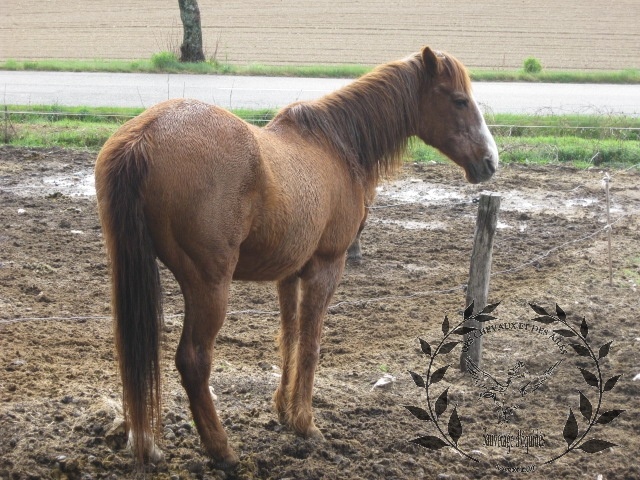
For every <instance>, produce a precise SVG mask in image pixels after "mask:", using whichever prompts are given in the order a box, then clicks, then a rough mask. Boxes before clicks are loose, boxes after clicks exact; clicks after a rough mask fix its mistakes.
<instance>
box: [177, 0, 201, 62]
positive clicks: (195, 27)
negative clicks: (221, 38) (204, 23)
mask: <svg viewBox="0 0 640 480" xmlns="http://www.w3.org/2000/svg"><path fill="white" fill-rule="evenodd" d="M178 5H179V6H180V19H181V20H182V25H183V28H184V37H183V39H182V45H180V61H181V62H204V52H203V51H202V27H201V25H200V8H198V0H178Z"/></svg>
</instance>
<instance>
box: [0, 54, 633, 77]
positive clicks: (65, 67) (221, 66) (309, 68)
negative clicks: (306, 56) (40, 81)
mask: <svg viewBox="0 0 640 480" xmlns="http://www.w3.org/2000/svg"><path fill="white" fill-rule="evenodd" d="M371 69H372V67H371V66H365V65H303V66H296V65H289V66H278V65H261V64H257V63H252V64H248V65H233V64H229V63H224V62H219V61H216V60H213V61H208V62H198V63H181V62H179V61H178V59H177V57H176V55H175V54H173V53H171V52H158V53H155V54H154V55H153V56H152V57H151V59H148V60H132V61H128V60H99V59H96V60H49V59H48V60H14V59H9V60H5V61H4V62H0V70H36V71H58V72H128V73H133V72H136V73H139V72H142V73H193V74H211V75H214V74H215V75H256V76H257V75H261V76H286V77H320V78H322V77H326V78H357V77H360V76H361V75H363V74H365V73H367V72H369V71H370V70H371ZM470 73H471V78H472V79H473V80H474V81H479V82H482V81H493V82H551V83H616V84H638V83H640V70H638V69H627V70H618V71H603V72H600V71H598V72H586V71H549V70H543V71H540V72H537V73H535V72H526V71H525V70H524V69H523V70H480V69H471V72H470Z"/></svg>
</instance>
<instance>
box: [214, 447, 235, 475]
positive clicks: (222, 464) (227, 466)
mask: <svg viewBox="0 0 640 480" xmlns="http://www.w3.org/2000/svg"><path fill="white" fill-rule="evenodd" d="M239 463H240V458H239V457H238V455H236V452H234V451H233V450H231V449H229V452H228V453H227V454H226V455H225V456H224V457H223V458H222V460H218V461H217V462H215V466H216V468H217V469H219V470H224V471H227V472H228V471H231V470H234V469H235V468H236V467H237V466H238V464H239Z"/></svg>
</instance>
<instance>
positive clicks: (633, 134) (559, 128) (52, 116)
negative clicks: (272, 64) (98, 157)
mask: <svg viewBox="0 0 640 480" xmlns="http://www.w3.org/2000/svg"><path fill="white" fill-rule="evenodd" d="M275 113H276V111H275V110H273V111H268V112H266V113H263V114H259V115H258V116H251V115H249V116H247V115H242V114H240V115H239V116H240V117H241V118H242V119H243V120H245V121H246V122H249V123H252V124H254V125H266V124H267V123H269V121H271V118H272V117H273V115H275ZM136 115H137V114H133V113H131V114H123V113H96V112H89V111H86V112H74V111H64V110H52V111H37V110H9V109H7V107H6V106H5V109H4V111H3V118H4V121H5V122H12V121H19V120H24V119H28V118H29V117H40V118H43V119H48V120H50V121H52V122H56V121H60V120H63V119H76V120H85V121H92V120H93V121H98V120H102V121H104V120H112V121H114V123H123V122H125V121H127V120H130V119H132V118H134V117H135V116H136ZM598 118H602V120H601V122H602V123H608V124H606V125H570V124H567V123H566V122H565V123H559V124H552V125H520V124H501V123H491V122H489V124H488V127H489V128H490V129H491V130H492V133H494V134H498V135H501V136H522V134H523V131H530V133H528V134H527V135H529V134H531V133H533V132H536V133H535V134H537V132H541V131H542V132H544V131H553V132H554V134H558V133H561V134H562V133H569V134H577V133H580V134H581V136H585V133H586V132H593V133H595V134H596V135H597V136H598V138H605V137H612V138H621V139H624V140H640V126H631V127H629V126H617V125H616V123H619V122H621V121H623V120H621V118H623V117H620V118H618V117H610V116H606V115H604V116H601V117H598Z"/></svg>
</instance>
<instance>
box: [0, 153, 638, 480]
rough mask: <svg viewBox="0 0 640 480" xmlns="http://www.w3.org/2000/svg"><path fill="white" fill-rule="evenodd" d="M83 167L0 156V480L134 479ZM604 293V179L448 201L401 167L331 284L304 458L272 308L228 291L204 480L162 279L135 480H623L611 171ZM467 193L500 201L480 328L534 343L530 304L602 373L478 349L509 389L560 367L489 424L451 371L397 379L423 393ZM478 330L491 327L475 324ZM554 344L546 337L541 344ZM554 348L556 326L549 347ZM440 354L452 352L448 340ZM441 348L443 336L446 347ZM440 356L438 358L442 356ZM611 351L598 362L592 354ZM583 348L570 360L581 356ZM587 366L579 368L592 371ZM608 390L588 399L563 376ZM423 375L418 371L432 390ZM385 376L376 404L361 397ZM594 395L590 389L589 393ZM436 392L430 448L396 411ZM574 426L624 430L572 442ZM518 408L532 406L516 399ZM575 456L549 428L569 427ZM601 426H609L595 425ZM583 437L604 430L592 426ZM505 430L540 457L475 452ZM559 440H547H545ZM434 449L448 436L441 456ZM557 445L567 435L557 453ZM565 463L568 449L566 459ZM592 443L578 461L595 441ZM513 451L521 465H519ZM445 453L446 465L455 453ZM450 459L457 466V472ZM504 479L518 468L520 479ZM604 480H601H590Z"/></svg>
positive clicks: (616, 230)
mask: <svg viewBox="0 0 640 480" xmlns="http://www.w3.org/2000/svg"><path fill="white" fill-rule="evenodd" d="M94 156H95V153H91V152H83V151H73V150H59V149H53V150H50V149H48V150H30V149H17V148H9V147H2V148H0V219H1V221H0V478H2V479H9V478H11V479H14V478H15V479H22V478H86V479H90V478H114V479H115V478H132V477H134V476H135V473H134V470H133V465H132V460H131V457H130V454H129V453H128V451H127V450H126V448H123V447H124V445H123V435H122V434H121V432H120V431H119V430H118V429H117V427H118V426H119V420H118V419H119V416H120V410H119V409H120V407H119V402H120V385H119V380H118V375H117V373H116V360H115V356H114V349H113V343H112V334H111V326H110V319H109V290H108V271H107V262H106V257H105V252H104V249H103V245H102V239H101V234H100V227H99V224H98V218H97V215H96V204H95V197H93V196H91V190H92V185H91V169H92V164H93V161H94ZM610 173H611V174H612V176H613V177H612V180H611V194H612V204H611V216H612V222H614V226H613V240H612V253H613V255H612V256H613V286H610V285H609V283H608V262H607V237H606V234H605V232H604V231H603V230H602V229H603V227H604V226H605V223H606V220H605V219H606V214H605V210H606V207H605V204H606V202H605V196H604V191H603V189H602V185H601V180H602V178H603V175H604V170H603V169H602V168H600V167H596V168H593V169H591V170H586V171H579V170H575V169H573V168H568V167H564V166H548V167H539V166H522V165H510V166H504V167H503V168H502V169H501V171H500V172H499V175H498V176H497V178H496V179H495V180H493V181H492V182H491V183H489V184H488V185H484V186H472V185H468V184H466V183H465V182H464V179H463V178H462V176H461V174H460V172H459V170H458V169H457V168H456V167H455V166H453V165H448V164H447V165H442V164H407V165H406V166H405V167H404V168H403V170H402V172H401V173H400V174H399V175H398V177H397V178H396V179H394V180H393V181H392V182H391V183H387V184H385V186H384V187H383V188H382V189H381V191H380V194H379V196H378V199H377V201H376V204H375V207H386V208H375V209H372V211H371V216H370V221H369V224H368V226H367V229H366V230H365V234H364V236H363V242H364V245H363V249H364V255H365V258H364V260H363V262H362V263H361V264H360V265H350V266H348V267H347V269H346V271H345V275H344V279H343V281H342V283H341V285H340V287H339V289H338V291H337V293H336V295H335V298H334V300H333V307H332V308H331V309H330V313H329V314H328V316H327V318H326V323H325V329H324V337H323V347H322V351H321V361H320V366H319V369H318V372H317V377H316V390H315V396H314V406H315V412H316V419H317V424H318V426H319V428H320V429H321V430H322V432H323V433H324V436H325V439H326V440H325V442H324V443H322V444H313V443H310V442H308V441H306V440H304V439H301V438H298V437H296V436H295V435H293V434H292V433H291V432H289V431H287V430H286V429H283V428H282V427H281V426H280V425H279V424H278V423H277V418H276V415H275V414H274V412H273V411H272V408H271V395H272V393H273V391H274V389H275V387H276V385H277V382H278V372H279V369H278V367H277V365H278V353H277V350H276V347H275V343H274V337H275V336H276V333H277V329H278V316H277V313H276V310H277V303H276V296H275V292H274V288H273V286H272V285H270V284H241V283H237V284H234V285H233V292H232V298H231V304H230V307H229V310H230V314H229V316H228V319H227V321H226V324H225V326H224V327H223V329H222V331H221V334H220V336H219V338H218V343H217V350H216V356H215V363H214V373H213V375H212V378H211V381H210V384H211V386H212V388H213V391H214V393H215V394H216V395H217V406H218V408H219V412H220V415H221V417H222V419H223V422H224V425H225V427H226V429H227V431H228V433H229V436H230V439H231V442H232V444H233V445H234V447H235V449H236V451H237V452H238V453H239V454H240V457H241V464H240V467H239V469H238V470H237V471H236V472H227V473H224V472H221V471H218V470H216V469H215V466H214V465H212V464H211V463H210V462H209V461H208V460H207V458H206V457H205V456H203V451H202V449H201V447H200V442H199V439H198V437H197V434H196V432H195V429H194V427H193V423H192V421H191V417H190V413H189V409H188V404H187V400H186V395H185V393H184V391H183V390H182V387H181V386H180V384H179V381H178V376H177V373H176V370H175V367H174V366H173V354H174V352H175V348H176V345H177V342H178V338H179V335H180V324H181V319H182V316H181V314H182V309H183V304H182V299H181V296H180V292H179V289H178V286H177V284H176V283H175V282H174V281H173V279H172V278H171V276H170V274H169V273H168V272H167V271H166V270H163V286H164V292H165V315H166V325H165V329H164V335H163V352H164V360H165V365H164V374H163V381H164V391H163V401H164V407H163V408H164V410H163V411H164V425H163V430H162V439H161V445H162V448H163V450H164V452H165V460H164V461H163V462H160V463H158V464H157V465H152V466H150V467H149V469H148V475H147V478H173V479H175V478H264V479H267V478H274V479H275V478H278V479H281V478H289V479H293V478H296V479H316V478H317V479H320V478H354V479H356V478H362V479H391V478H397V479H416V478H439V479H465V478H504V477H508V476H510V474H508V473H505V472H501V471H500V468H509V467H514V466H515V467H517V466H518V465H535V468H536V470H535V472H533V473H528V474H517V475H518V476H520V477H525V478H526V477H528V478H550V477H555V478H567V479H579V478H585V479H587V478H588V479H595V478H596V477H598V475H602V478H603V479H632V478H639V477H640V467H639V466H638V452H640V440H639V437H638V431H640V401H639V400H638V399H639V398H640V381H633V377H634V376H635V375H636V374H638V373H640V327H639V326H638V321H637V319H638V314H639V313H640V297H639V293H638V285H637V284H638V282H639V280H640V247H639V245H640V232H639V229H638V227H639V223H640V222H639V219H640V216H639V214H640V190H639V186H638V185H639V184H640V182H639V180H640V175H639V173H638V171H637V169H631V170H627V171H611V172H610ZM482 189H490V190H491V191H495V192H499V193H500V194H501V195H502V208H501V212H500V218H499V225H498V231H497V234H496V240H495V247H494V254H493V272H494V275H493V277H492V280H491V290H490V295H489V300H490V301H491V302H497V301H498V300H501V301H502V304H501V305H500V307H498V309H497V310H496V311H495V312H494V314H496V316H497V317H498V320H492V321H491V322H494V323H495V322H519V323H523V324H525V325H529V327H527V329H532V330H533V329H534V325H537V326H540V327H545V328H550V326H549V325H543V324H540V323H536V322H534V321H532V320H531V319H532V318H533V317H536V316H537V315H536V314H535V313H534V312H533V311H532V310H531V309H530V308H529V307H528V306H527V302H533V303H536V304H538V305H542V306H544V307H546V308H547V309H550V310H552V309H553V307H554V304H555V303H556V302H557V303H558V304H559V305H560V306H561V307H562V308H563V309H564V310H565V311H566V313H567V322H568V324H569V325H570V326H571V327H572V328H574V329H575V330H576V331H578V330H579V326H580V324H581V322H582V318H583V317H584V319H585V322H586V324H587V325H588V327H589V333H588V336H587V338H588V344H589V345H590V346H591V347H592V349H593V351H595V352H596V353H599V354H600V355H599V356H600V357H602V358H600V359H599V360H598V362H595V360H594V359H592V358H591V357H579V356H578V355H577V352H574V351H573V349H572V348H568V349H567V350H568V353H566V354H562V355H560V350H561V349H560V347H559V345H560V344H563V345H565V347H566V346H567V345H568V344H569V343H576V344H580V341H579V340H580V337H579V336H575V335H574V336H573V337H567V338H564V337H563V338H564V339H563V340H559V341H556V343H552V342H551V341H550V339H549V336H545V335H542V334H541V333H540V332H537V333H538V334H537V335H529V336H527V335H520V336H512V337H509V336H508V335H510V334H512V333H513V332H507V331H505V332H502V337H501V336H499V335H498V334H496V336H495V337H492V336H491V335H486V338H485V343H484V359H483V368H486V369H487V370H488V371H491V372H493V374H494V375H495V376H496V377H500V378H506V377H505V375H507V373H508V371H507V370H508V368H509V367H510V366H511V365H512V364H513V362H514V360H515V359H521V360H522V361H523V362H524V364H526V366H527V369H528V373H527V376H531V375H533V373H535V372H543V371H546V370H545V369H546V368H547V367H549V366H550V365H553V364H554V362H555V361H556V360H554V359H555V358H561V359H563V360H564V361H563V362H562V363H561V364H560V366H561V367H559V368H558V369H557V370H556V371H555V372H554V374H553V376H552V378H551V380H549V381H548V382H546V383H545V384H544V385H543V386H542V387H541V388H540V389H539V391H538V392H536V393H535V394H534V395H532V396H531V398H534V399H535V400H533V401H530V402H529V401H528V402H527V403H526V404H525V403H522V401H520V402H521V404H520V406H519V410H517V411H516V414H515V417H513V418H511V422H510V423H508V424H507V423H501V422H499V421H498V420H499V419H497V418H496V414H495V413H496V412H495V409H494V408H492V406H491V404H490V403H485V401H486V400H487V399H482V398H479V396H478V392H479V390H478V387H477V386H474V384H473V383H472V382H471V380H470V379H469V377H467V376H462V375H461V374H460V373H457V372H456V371H455V368H454V367H451V368H450V369H449V371H448V372H447V373H446V375H445V377H444V378H443V379H442V380H441V381H440V382H438V384H437V385H434V383H435V382H433V383H432V384H431V386H430V392H429V393H430V404H427V399H426V393H427V392H426V391H425V389H419V388H418V387H416V384H415V383H414V380H413V379H412V377H411V376H410V375H409V373H408V372H407V371H408V370H412V371H415V372H418V373H420V374H421V375H423V376H424V375H425V374H426V372H427V368H428V360H429V358H428V357H426V356H425V355H424V354H422V353H421V350H420V344H419V342H418V340H417V337H421V338H423V339H425V340H426V341H427V342H428V343H429V344H430V345H431V348H432V349H433V350H434V351H435V349H436V347H437V345H438V344H439V342H440V341H441V340H442V338H443V335H444V334H443V330H442V323H443V318H444V316H445V315H448V318H449V324H450V325H449V326H450V328H449V329H445V330H446V331H447V332H448V333H449V334H450V329H451V328H453V327H454V326H455V325H456V324H457V323H458V322H459V321H460V320H461V317H460V315H461V311H462V309H463V308H464V291H463V289H464V287H463V286H464V284H465V283H466V282H467V275H468V270H469V260H470V255H471V248H472V238H473V231H474V224H475V216H476V212H477V203H475V202H474V199H477V198H478V195H479V194H480V192H481V191H482ZM491 322H490V323H491ZM555 328H556V329H561V328H559V327H558V326H556V327H555ZM564 330H567V328H564ZM450 335H451V334H450ZM454 336H455V335H454ZM449 338H452V337H451V336H450V337H449ZM610 341H612V342H613V343H611V345H610V350H609V352H608V354H606V355H602V353H607V352H605V351H604V350H602V349H600V347H601V346H602V345H604V344H606V343H607V342H610ZM583 345H584V343H583ZM459 353H460V347H458V346H456V347H455V348H454V349H453V351H452V352H451V353H449V354H445V353H443V352H440V355H437V356H436V357H437V358H435V359H434V368H436V367H441V366H442V365H445V364H455V362H456V359H457V355H459ZM597 356H598V355H596V357H597ZM576 367H579V368H583V369H584V370H585V371H589V372H593V373H597V371H598V369H599V370H600V371H601V374H602V380H596V385H598V384H599V385H600V386H602V383H603V382H605V381H606V380H607V379H609V378H611V377H614V376H617V375H620V374H621V375H622V377H621V378H620V379H619V380H618V382H617V383H616V384H615V386H614V387H613V388H612V389H610V390H609V391H606V392H604V393H603V395H598V391H599V388H597V387H593V386H590V385H588V384H586V383H585V381H586V380H585V379H583V378H582V376H581V375H580V371H579V370H578V369H577V368H576ZM432 371H433V370H432ZM385 374H389V375H391V376H393V377H394V378H395V381H392V382H391V383H389V384H388V385H387V386H386V388H373V387H374V383H375V382H376V381H377V380H379V379H380V378H381V377H383V376H384V375H385ZM598 382H600V383H598ZM445 387H448V388H449V397H448V403H445V404H443V403H442V402H441V403H440V409H441V408H442V407H443V405H444V406H445V407H447V408H445V411H444V412H441V416H440V417H438V418H439V420H440V421H439V423H438V425H439V426H440V427H441V429H442V430H443V433H442V434H441V433H438V431H437V429H436V428H435V427H436V426H435V423H434V422H432V421H420V420H418V419H416V418H415V417H413V416H412V415H411V414H410V413H409V412H408V411H407V410H406V409H405V408H403V405H414V406H419V407H421V408H424V409H425V410H428V409H429V405H431V407H432V408H436V409H437V408H438V407H433V405H434V404H435V403H436V402H435V399H436V397H440V398H442V396H443V394H442V392H443V391H444V390H445ZM578 391H580V392H582V394H583V395H584V396H585V398H587V399H588V403H589V405H590V406H591V407H592V413H591V416H593V419H594V420H596V416H595V413H594V412H595V411H596V408H597V406H598V405H600V409H599V410H598V411H599V415H601V414H602V413H603V412H605V411H614V410H625V411H624V412H623V413H622V414H620V415H619V416H617V418H614V419H612V420H611V421H610V422H608V421H607V419H606V417H605V419H604V420H603V419H601V421H600V424H598V425H596V426H594V427H593V428H591V429H590V430H589V431H588V432H586V423H587V422H586V420H585V418H586V417H585V413H584V412H586V411H587V408H586V406H587V404H586V403H585V402H584V401H580V398H581V397H579V394H578ZM527 398H529V397H527ZM454 407H455V408H456V412H457V415H458V421H457V423H458V424H459V425H460V426H461V427H462V436H461V437H460V438H459V441H458V447H459V451H456V450H454V449H453V448H451V447H445V448H442V449H440V450H437V451H434V450H428V449H426V448H422V447H419V446H417V445H414V444H412V443H410V440H412V439H414V438H417V437H419V436H424V435H431V436H435V437H437V438H440V439H443V438H445V439H446V438H449V439H450V438H452V437H451V434H452V433H451V432H453V435H456V433H455V432H456V429H455V428H453V429H451V428H450V427H451V425H453V426H455V425H456V422H455V421H453V420H452V417H453V414H452V413H453V412H452V409H453V408H454ZM570 409H571V412H572V415H573V414H575V415H574V418H575V419H576V422H575V423H576V424H577V427H578V431H579V434H580V435H582V434H583V433H585V432H586V433H587V434H586V436H584V437H582V438H581V437H578V438H577V439H576V436H575V435H573V434H572V433H571V431H572V429H571V428H567V425H572V424H573V423H572V422H569V421H567V419H568V418H570V417H568V416H569V410H570ZM612 416H615V414H612ZM599 418H601V417H599ZM516 428H517V429H522V430H524V431H526V432H528V434H531V435H533V434H534V433H533V432H534V431H535V432H537V433H535V434H536V435H544V437H545V440H546V443H545V445H544V446H542V447H541V446H537V447H535V448H534V446H532V448H531V450H530V451H529V453H526V452H525V451H523V450H522V448H520V449H516V448H515V447H514V449H513V450H512V451H508V450H507V449H506V448H504V447H499V446H491V445H487V444H486V442H485V441H484V439H485V437H483V436H482V432H485V433H486V432H494V431H495V432H500V431H512V430H513V429H516ZM563 432H564V434H563ZM447 435H449V436H448V437H447ZM572 435H573V436H572ZM567 436H568V437H569V440H571V441H575V442H577V443H575V445H578V444H580V442H581V441H582V442H583V443H582V444H581V445H583V444H584V442H586V441H589V440H604V441H609V442H611V443H614V444H616V445H617V446H614V447H611V448H607V449H605V450H604V451H601V452H598V453H588V452H585V451H581V450H578V449H575V450H574V451H572V452H569V453H567V454H566V455H563V456H561V458H559V459H557V460H555V461H554V462H552V463H550V464H548V465H542V463H543V461H544V460H545V459H550V458H551V457H552V456H557V455H562V454H563V453H565V451H566V448H567V443H566V441H567V440H566V438H567ZM569 443H571V442H569ZM592 445H593V442H592ZM516 450H517V451H516ZM461 452H462V453H461ZM463 453H464V454H467V455H469V456H470V457H473V458H475V459H476V460H477V461H475V460H473V461H472V460H469V458H467V457H465V456H463ZM518 462H520V463H518ZM598 478H600V477H598Z"/></svg>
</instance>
